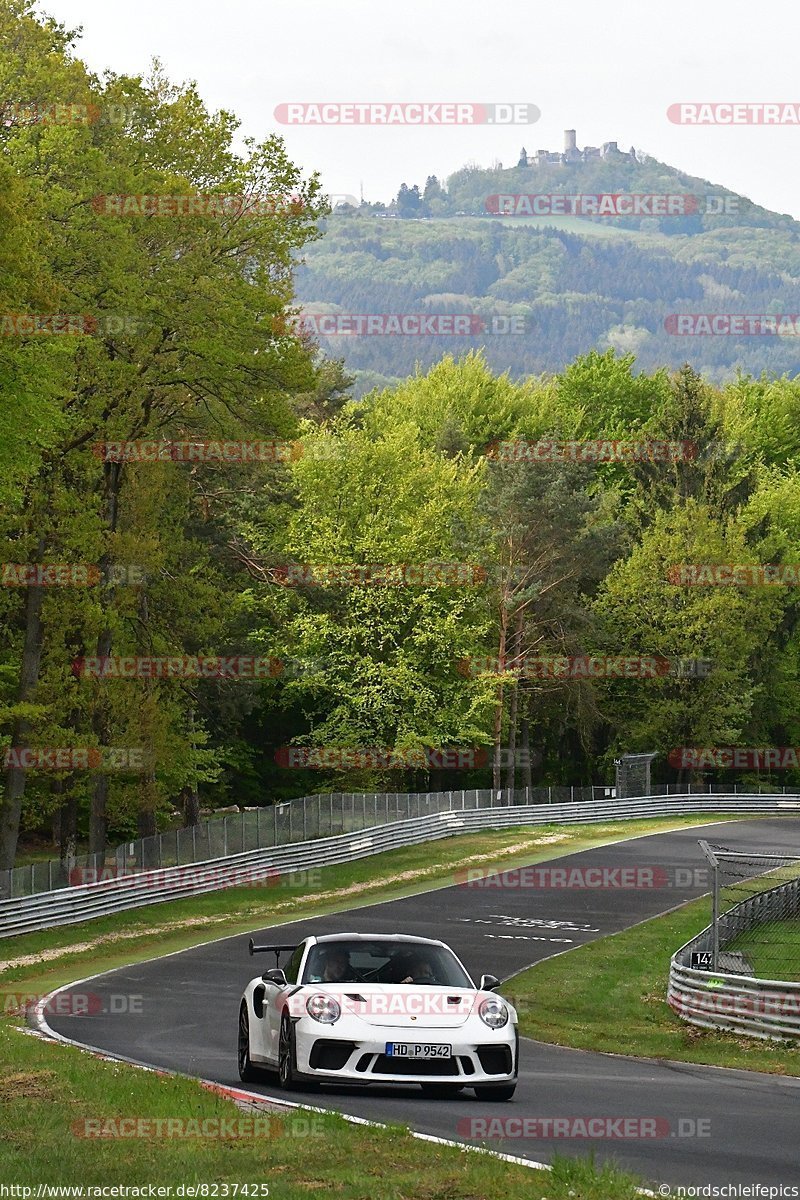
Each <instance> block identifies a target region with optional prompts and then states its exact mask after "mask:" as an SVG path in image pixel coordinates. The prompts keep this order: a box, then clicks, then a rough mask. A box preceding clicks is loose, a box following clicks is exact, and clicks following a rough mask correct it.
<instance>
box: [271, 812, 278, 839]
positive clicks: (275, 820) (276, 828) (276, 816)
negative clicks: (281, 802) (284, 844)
mask: <svg viewBox="0 0 800 1200" xmlns="http://www.w3.org/2000/svg"><path fill="white" fill-rule="evenodd" d="M272 820H273V822H274V824H275V837H274V840H273V843H272V844H273V845H274V846H277V844H278V806H277V804H273V805H272Z"/></svg>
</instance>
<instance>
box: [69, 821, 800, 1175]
mask: <svg viewBox="0 0 800 1200" xmlns="http://www.w3.org/2000/svg"><path fill="white" fill-rule="evenodd" d="M699 837H705V838H707V839H708V840H709V841H712V842H714V841H716V842H719V843H720V844H722V845H727V846H732V847H741V848H743V849H744V848H747V849H751V850H762V851H765V852H766V851H769V850H773V849H775V848H776V847H781V848H784V847H785V848H786V849H785V851H784V852H789V851H790V850H793V851H794V852H796V853H797V854H798V855H799V856H800V820H798V819H797V818H791V817H786V818H767V819H759V820H750V821H737V822H735V823H729V822H726V823H724V824H717V825H705V826H697V827H695V828H692V829H683V830H680V831H678V832H674V833H660V834H654V835H651V836H646V837H639V838H636V839H633V840H631V841H626V842H621V843H618V844H616V845H612V846H605V847H598V848H595V849H592V850H586V851H583V852H581V853H578V854H570V855H568V856H564V857H562V858H559V859H557V860H554V861H553V866H559V867H564V866H575V867H590V866H593V867H602V868H617V867H620V868H624V867H632V866H638V867H641V866H654V867H663V868H665V875H661V876H659V878H660V879H661V880H662V883H664V884H667V885H668V884H669V883H671V882H672V881H673V871H674V870H675V869H676V868H680V869H682V873H678V875H677V882H678V883H679V884H681V885H684V884H686V883H687V882H688V881H689V880H690V877H691V873H692V872H693V871H694V870H695V869H699V870H700V876H699V878H698V879H697V880H694V881H693V882H694V886H679V887H673V886H658V887H654V888H637V889H633V890H632V889H619V888H607V889H602V890H594V889H579V888H560V889H547V890H545V889H542V888H533V887H522V888H506V889H504V890H498V889H487V888H474V887H470V888H468V887H464V886H453V887H448V888H444V889H440V890H437V891H434V892H427V893H424V894H421V895H416V896H410V897H406V898H404V899H400V900H393V901H390V902H388V903H384V904H371V905H368V906H366V907H363V908H358V909H354V910H351V911H350V912H348V913H338V914H335V915H333V916H327V917H316V918H311V919H304V920H300V921H293V922H291V923H289V924H286V925H283V926H273V927H272V928H271V929H270V930H269V931H266V930H264V931H261V932H260V933H258V932H254V936H255V937H256V940H259V938H261V939H262V940H264V941H273V940H274V941H278V942H281V941H285V942H287V943H291V942H293V941H299V940H300V939H301V938H302V937H304V936H305V935H306V934H308V933H315V932H319V933H323V932H350V931H354V932H365V933H376V934H381V933H395V932H400V933H411V934H419V935H422V936H426V937H437V938H442V939H443V940H444V941H446V942H448V943H449V944H450V945H451V946H452V947H453V949H454V950H455V951H456V953H457V954H458V955H459V956H460V957H461V958H462V960H463V961H464V963H465V965H466V966H467V968H468V970H469V971H470V972H471V973H472V974H473V976H474V977H476V978H477V977H479V976H480V975H481V974H482V973H483V972H491V973H492V974H495V975H497V976H499V977H500V978H501V979H504V980H505V979H508V977H509V976H511V975H514V974H515V973H517V972H519V971H521V970H523V969H524V968H525V967H527V966H530V965H531V964H533V963H536V962H538V961H540V960H541V959H544V958H548V957H550V956H551V955H553V954H557V953H559V952H561V951H564V950H568V949H570V948H572V947H574V946H580V945H582V944H583V943H585V942H589V941H592V940H594V939H596V938H601V937H605V936H607V935H608V934H611V933H614V932H616V931H618V930H622V929H625V928H627V927H629V926H631V925H635V924H636V923H637V922H640V921H643V920H645V919H646V918H648V917H651V916H654V915H656V914H658V913H661V912H665V911H667V910H669V909H671V908H674V907H675V906H676V905H678V904H680V903H683V902H685V901H687V900H689V899H692V898H693V897H694V896H697V895H701V894H703V893H704V892H706V891H708V884H707V883H706V882H705V877H704V875H703V873H702V868H704V866H705V862H704V860H703V858H702V856H701V854H700V850H699V847H698V845H697V839H698V838H699ZM247 940H248V939H247V936H241V935H237V936H235V937H229V938H224V939H222V940H221V941H216V942H212V943H210V944H208V945H205V946H199V947H196V948H195V949H191V950H185V951H181V952H180V953H178V954H174V955H171V956H169V957H166V958H161V959H154V960H152V961H150V962H146V963H140V964H138V965H136V966H131V967H126V968H122V969H119V970H116V971H112V972H110V973H108V974H106V975H101V976H97V977H96V978H95V979H93V980H92V984H91V987H90V988H87V986H86V984H85V982H84V983H82V984H80V985H75V988H74V990H75V991H76V992H78V991H80V992H86V991H91V992H92V993H98V994H99V995H100V996H102V997H103V1007H104V1008H105V1009H106V1010H108V1009H110V1008H112V1007H118V1006H119V1001H112V997H114V996H136V997H141V1002H140V1008H141V1010H140V1011H139V1012H121V1013H120V1012H118V1013H114V1012H110V1011H106V1012H105V1013H103V1014H102V1015H97V1016H93V1017H64V1016H58V1017H49V1018H48V1023H49V1025H50V1027H51V1028H52V1029H54V1030H55V1031H56V1032H57V1033H59V1034H61V1035H62V1036H64V1037H66V1038H69V1039H71V1040H74V1041H76V1042H79V1043H81V1044H85V1045H91V1046H93V1047H96V1048H100V1049H103V1050H106V1051H108V1052H110V1053H112V1054H116V1055H119V1056H122V1057H125V1058H128V1059H132V1060H134V1061H136V1062H139V1063H146V1064H148V1065H151V1066H156V1067H166V1068H170V1069H172V1070H176V1071H180V1072H183V1073H186V1074H190V1075H194V1076H199V1077H201V1078H204V1079H210V1080H215V1081H217V1082H220V1083H223V1084H227V1085H231V1086H242V1085H240V1083H239V1078H238V1074H237V1070H236V1030H237V1017H238V1009H239V1001H240V995H241V992H242V990H243V988H244V986H245V984H246V983H247V981H248V980H249V979H250V978H251V977H252V976H253V975H256V974H258V973H259V972H260V971H261V970H266V969H267V967H268V966H272V965H273V964H274V959H273V957H272V956H271V955H270V956H267V955H264V956H262V957H259V958H256V959H252V958H250V957H249V955H248V952H247ZM675 949H677V946H676V947H675ZM267 960H269V961H267ZM667 966H668V964H667V963H666V962H665V964H664V974H665V978H666V973H667ZM67 990H69V989H67ZM513 990H514V989H513V984H509V985H508V986H507V987H506V988H503V989H501V991H506V992H508V993H509V994H512V993H513ZM558 1002H559V998H558V996H553V997H552V1003H553V1004H554V1005H555V1004H558ZM138 1003H139V1002H137V1005H138ZM520 1057H521V1070H520V1082H519V1086H518V1088H517V1092H516V1095H515V1097H514V1099H513V1100H512V1101H511V1102H509V1103H499V1102H493V1103H487V1102H486V1101H478V1100H477V1099H476V1098H475V1095H474V1093H473V1092H471V1091H465V1092H463V1093H462V1094H460V1095H459V1096H457V1097H455V1098H453V1099H450V1100H443V1101H439V1100H436V1101H434V1100H431V1099H429V1098H428V1097H423V1094H422V1092H421V1091H420V1089H419V1088H417V1087H408V1086H406V1087H397V1088H393V1089H385V1088H381V1089H379V1088H374V1087H370V1088H365V1089H356V1088H330V1087H324V1088H322V1090H321V1091H320V1092H319V1093H314V1094H313V1095H312V1094H309V1095H308V1097H307V1103H309V1104H312V1105H315V1106H321V1107H328V1108H335V1109H338V1110H340V1111H342V1112H346V1113H351V1114H354V1115H356V1116H360V1117H366V1118H369V1119H372V1120H378V1121H387V1122H392V1123H403V1124H407V1125H408V1126H410V1127H411V1128H412V1129H415V1130H419V1131H422V1132H425V1133H429V1134H435V1135H437V1136H439V1137H444V1138H449V1139H453V1140H457V1141H468V1140H470V1139H469V1137H468V1136H466V1134H465V1130H467V1132H469V1131H470V1130H471V1129H472V1128H476V1127H475V1126H472V1127H469V1129H468V1127H467V1126H466V1125H465V1119H468V1118H484V1117H501V1118H504V1119H505V1118H510V1117H513V1118H532V1117H536V1118H558V1117H561V1118H563V1117H568V1118H587V1119H588V1118H590V1117H606V1118H610V1117H634V1118H655V1119H657V1120H658V1121H659V1124H658V1130H659V1136H658V1137H657V1138H653V1137H651V1136H648V1137H639V1138H636V1139H633V1140H631V1139H603V1140H590V1139H585V1138H575V1137H570V1138H563V1137H558V1138H553V1137H549V1138H548V1137H542V1136H538V1134H539V1132H540V1129H537V1136H535V1137H519V1136H513V1137H508V1138H496V1137H491V1138H490V1139H485V1140H484V1139H480V1138H476V1139H475V1141H476V1142H478V1141H481V1140H484V1144H485V1145H486V1146H487V1147H488V1148H490V1149H492V1150H498V1151H503V1152H505V1153H508V1154H513V1155H517V1156H521V1157H524V1158H529V1159H532V1160H535V1161H539V1162H546V1161H549V1160H551V1159H552V1157H553V1155H554V1154H556V1153H561V1154H567V1155H586V1154H587V1153H589V1152H590V1151H593V1152H594V1153H595V1155H596V1157H597V1159H598V1160H602V1159H605V1158H613V1159H615V1160H616V1161H617V1162H618V1163H619V1164H620V1165H622V1166H623V1167H626V1168H628V1169H629V1170H631V1171H634V1172H636V1173H637V1174H639V1175H641V1176H642V1177H643V1178H644V1179H645V1180H646V1181H647V1182H648V1183H649V1185H650V1186H654V1185H656V1186H657V1185H658V1184H661V1183H664V1184H671V1185H673V1186H674V1185H678V1184H683V1185H689V1186H695V1187H702V1186H704V1185H709V1184H711V1185H716V1186H718V1187H720V1186H723V1185H725V1184H754V1183H758V1184H762V1185H764V1184H766V1185H779V1184H783V1185H784V1186H788V1185H793V1184H799V1183H800V1137H798V1130H800V1078H794V1079H793V1078H781V1077H776V1076H767V1075H760V1074H756V1073H751V1072H747V1071H727V1070H719V1069H716V1068H713V1067H701V1066H694V1065H688V1064H682V1063H672V1062H657V1061H650V1060H640V1059H632V1058H623V1057H616V1056H611V1055H604V1054H594V1053H588V1052H585V1051H579V1050H568V1049H562V1048H559V1047H555V1046H549V1045H544V1044H542V1043H539V1042H534V1041H530V1040H528V1039H524V1040H523V1041H522V1045H521V1056H520ZM270 1082H271V1081H269V1080H268V1082H267V1084H266V1085H265V1086H261V1085H249V1086H248V1090H250V1091H254V1092H260V1093H263V1094H264V1095H266V1096H270V1095H279V1096H281V1097H283V1098H286V1096H287V1094H286V1093H283V1092H280V1091H279V1089H277V1087H275V1088H273V1087H272V1086H270ZM291 1098H292V1099H294V1100H299V1101H300V1102H302V1101H303V1099H304V1093H302V1092H298V1093H294V1094H293V1095H292V1096H291ZM176 1115H180V1114H176ZM697 1122H700V1123H701V1124H700V1126H699V1128H700V1129H702V1130H703V1131H704V1132H707V1133H708V1135H709V1136H703V1137H698V1136H692V1131H693V1130H694V1131H696V1130H697V1128H698V1125H697ZM702 1123H705V1124H702ZM667 1125H668V1127H669V1130H668V1132H666V1133H664V1130H666V1129H667ZM478 1128H479V1127H478ZM562 1128H563V1127H562ZM516 1129H522V1131H523V1132H527V1131H525V1130H524V1128H523V1127H522V1126H521V1125H520V1124H518V1125H517V1127H516ZM662 1133H663V1136H662ZM681 1134H683V1136H681ZM661 1194H666V1193H665V1192H662V1193H661ZM756 1194H757V1193H756ZM774 1194H775V1195H778V1194H780V1193H778V1192H775V1193H774ZM783 1194H784V1195H791V1194H792V1193H791V1192H787V1193H783ZM795 1194H798V1193H795Z"/></svg>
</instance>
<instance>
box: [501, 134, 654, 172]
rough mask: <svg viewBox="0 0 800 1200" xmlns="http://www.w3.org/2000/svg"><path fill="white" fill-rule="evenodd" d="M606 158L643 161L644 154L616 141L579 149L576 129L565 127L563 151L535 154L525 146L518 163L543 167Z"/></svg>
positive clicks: (620, 160)
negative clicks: (626, 148) (529, 152)
mask: <svg viewBox="0 0 800 1200" xmlns="http://www.w3.org/2000/svg"><path fill="white" fill-rule="evenodd" d="M606 159H613V160H614V162H642V161H643V156H640V155H637V152H636V150H635V149H634V147H633V146H631V148H630V150H629V151H627V152H626V151H625V150H620V149H619V147H618V146H617V143H616V142H603V144H602V146H584V147H583V149H582V150H579V149H578V144H577V139H576V135H575V130H574V129H565V130H564V149H563V150H562V151H558V150H537V151H536V153H535V154H528V152H527V150H526V149H525V147H524V146H523V147H522V151H521V153H520V156H519V163H518V164H517V165H518V166H520V167H543V166H546V165H547V166H549V165H550V164H555V165H556V166H558V165H562V166H569V165H570V164H571V163H584V162H596V161H605V160H606Z"/></svg>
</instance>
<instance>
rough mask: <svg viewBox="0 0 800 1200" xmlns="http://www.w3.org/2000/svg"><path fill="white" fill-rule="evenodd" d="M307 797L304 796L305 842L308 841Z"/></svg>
mask: <svg viewBox="0 0 800 1200" xmlns="http://www.w3.org/2000/svg"><path fill="white" fill-rule="evenodd" d="M306 807H307V804H306V797H305V796H303V841H304V842H307V841H308V828H307V820H308V818H307V814H306Z"/></svg>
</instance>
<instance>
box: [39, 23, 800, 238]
mask: <svg viewBox="0 0 800 1200" xmlns="http://www.w3.org/2000/svg"><path fill="white" fill-rule="evenodd" d="M40 9H41V11H42V12H47V13H50V14H51V15H53V16H54V17H56V18H57V19H58V20H60V21H63V22H64V23H65V24H67V25H69V26H72V27H75V26H77V25H83V27H84V36H83V39H82V42H81V43H80V53H81V55H82V57H83V58H84V59H85V60H86V61H87V62H88V63H89V65H90V66H91V67H93V68H94V69H96V70H101V69H102V68H104V67H111V68H112V69H113V70H116V71H119V72H130V73H133V72H142V71H146V69H147V66H148V63H149V61H150V59H151V58H152V57H153V56H156V55H157V56H158V57H159V58H161V59H162V61H163V62H164V64H165V66H166V68H167V71H168V73H169V74H170V75H171V76H172V77H173V78H174V79H176V80H187V79H195V80H196V81H197V83H198V85H199V88H200V91H201V93H202V95H203V96H204V98H205V100H206V102H207V103H208V104H209V106H211V107H223V106H224V107H226V108H230V109H233V110H234V111H235V112H236V113H238V115H239V117H240V118H241V120H242V127H243V131H244V132H246V133H251V134H254V135H256V136H258V137H260V136H264V135H266V134H267V133H269V132H270V131H273V130H277V131H279V132H282V133H283V134H284V136H285V137H286V140H287V145H288V149H289V152H290V154H291V156H292V158H293V159H294V160H295V161H296V162H297V163H298V164H300V165H301V166H302V167H303V168H304V169H305V170H306V171H307V172H310V171H311V170H314V169H316V170H318V171H319V172H320V173H321V175H322V179H323V183H324V185H325V188H326V190H327V191H329V192H332V193H336V194H353V195H358V194H359V191H360V189H361V186H362V184H363V190H364V195H365V196H366V198H367V199H371V200H384V201H388V200H390V199H391V198H392V196H393V195H394V194H396V192H397V188H398V186H399V184H400V183H401V182H403V181H405V182H407V183H408V184H409V185H411V184H413V183H419V184H420V185H422V184H424V182H425V179H426V177H427V176H428V175H438V176H439V177H446V176H447V175H448V174H449V173H450V172H452V171H454V170H456V169H457V168H458V167H460V166H463V165H464V164H465V163H466V162H470V161H471V162H476V163H478V164H480V165H484V166H489V165H491V164H492V162H493V161H495V160H497V159H499V160H500V161H501V162H502V163H503V165H504V166H512V165H514V164H515V163H516V161H517V158H518V155H519V150H520V147H521V146H523V145H524V146H525V147H526V148H527V150H528V151H529V152H533V151H535V150H536V149H538V148H547V149H561V147H562V144H563V130H564V129H566V128H575V129H576V130H577V134H578V145H579V146H583V145H587V144H588V145H599V144H601V143H602V142H604V141H609V140H615V141H617V142H618V143H619V146H620V149H624V150H627V149H629V148H630V146H631V145H635V146H636V147H637V148H640V149H643V150H645V151H647V152H648V153H649V154H651V155H653V156H654V157H656V158H659V159H661V160H662V161H665V162H668V163H671V164H673V165H674V166H676V167H680V168H682V169H683V170H686V171H688V172H689V173H690V174H693V175H698V176H700V177H701V178H704V179H708V180H710V181H711V182H712V183H714V184H717V185H720V186H724V187H728V188H731V189H732V190H734V191H736V192H740V193H742V194H744V195H745V196H748V197H750V198H751V199H752V200H754V201H755V202H756V203H758V204H762V205H764V206H766V207H767V208H771V209H774V210H776V211H778V212H788V213H791V214H792V215H793V216H795V217H797V218H800V168H799V167H798V163H799V161H800V156H798V147H799V146H800V127H795V126H791V125H784V126H780V127H764V126H761V127H759V126H737V127H725V126H710V127H702V128H692V127H686V126H681V125H675V124H672V123H671V122H670V121H669V120H668V119H667V116H666V110H667V107H668V106H669V105H670V104H672V103H675V102H680V101H777V102H784V103H789V102H795V103H798V102H800V80H798V72H797V54H798V41H799V40H800V39H798V34H799V33H800V13H799V12H798V10H797V7H796V5H795V4H793V3H790V2H789V0H773V2H772V3H770V4H763V5H760V6H757V5H755V4H754V3H753V2H752V0H726V2H725V3H724V4H709V3H704V2H703V0H667V2H666V3H655V4H653V3H651V2H649V0H614V3H604V4H598V3H597V2H596V0H568V2H567V3H565V4H563V5H562V6H559V5H557V4H541V3H537V0H504V2H502V0H501V2H500V3H482V2H479V0H403V2H402V3H397V2H394V3H389V2H388V0H340V2H339V3H337V4H330V3H325V2H324V0H304V2H300V3H298V2H297V0H295V2H294V3H292V2H289V3H284V4H276V3H275V2H274V0H222V2H220V0H131V2H127V0H40ZM445 100H448V101H460V102H469V101H473V102H478V101H482V102H488V103H502V102H510V103H522V102H526V103H529V104H535V105H536V106H537V107H538V108H539V109H540V110H541V113H542V116H541V118H540V120H539V121H538V122H537V123H536V124H532V125H527V126H514V127H505V128H502V127H498V126H487V125H482V126H475V125H472V126H461V127H450V128H447V127H438V128H437V127H428V128H413V127H412V128H409V127H406V128H400V127H391V128H383V129H382V128H371V129H370V128H364V127H343V126H328V127H324V128H319V127H317V128H314V127H308V126H304V127H300V126H289V127H287V126H280V125H278V124H277V122H276V120H275V118H274V115H273V114H274V110H275V108H276V106H277V105H279V104H281V103H285V102H288V101H318V102H319V101H445Z"/></svg>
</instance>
